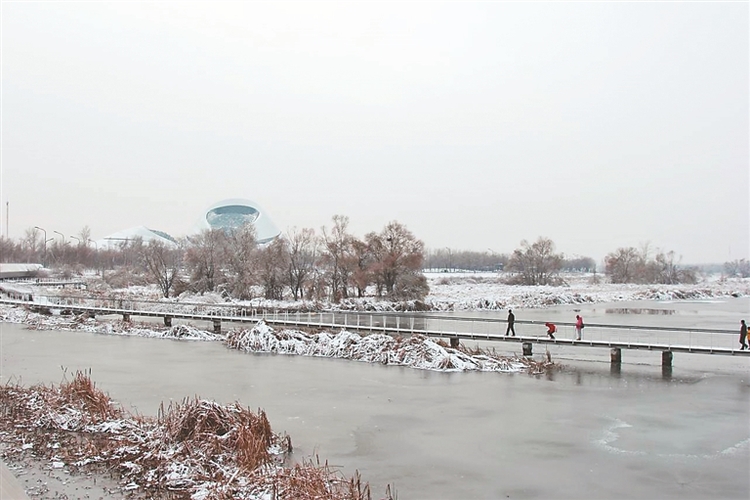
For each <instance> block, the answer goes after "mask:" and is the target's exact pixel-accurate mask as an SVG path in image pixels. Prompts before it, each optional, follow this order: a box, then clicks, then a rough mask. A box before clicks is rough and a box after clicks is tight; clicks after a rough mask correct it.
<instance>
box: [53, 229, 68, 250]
mask: <svg viewBox="0 0 750 500" xmlns="http://www.w3.org/2000/svg"><path fill="white" fill-rule="evenodd" d="M52 232H53V233H57V234H59V235H60V236H62V244H63V246H65V235H64V234H62V233H61V232H60V231H52Z"/></svg>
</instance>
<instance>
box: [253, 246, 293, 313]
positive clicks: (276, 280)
mask: <svg viewBox="0 0 750 500" xmlns="http://www.w3.org/2000/svg"><path fill="white" fill-rule="evenodd" d="M288 266H289V255H288V254H287V251H286V242H285V241H284V239H283V238H280V237H279V238H276V239H274V240H273V241H272V242H270V243H268V244H266V245H265V246H263V247H261V248H260V249H259V250H258V278H259V280H260V284H261V285H262V286H263V293H264V296H265V298H267V299H273V300H281V299H283V298H284V286H285V285H286V279H285V278H286V270H287V268H288Z"/></svg>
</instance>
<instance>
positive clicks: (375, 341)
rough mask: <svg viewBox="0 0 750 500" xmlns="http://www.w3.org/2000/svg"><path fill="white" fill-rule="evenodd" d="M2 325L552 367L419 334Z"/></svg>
mask: <svg viewBox="0 0 750 500" xmlns="http://www.w3.org/2000/svg"><path fill="white" fill-rule="evenodd" d="M0 321H5V322H11V323H21V324H25V325H28V327H29V328H30V329H35V330H76V331H87V332H92V333H99V334H105V335H131V336H139V337H151V338H169V339H179V340H199V341H223V342H224V343H225V344H226V345H227V346H228V347H230V348H233V349H239V350H242V351H245V352H264V353H277V354H295V355H299V356H319V357H329V358H343V359H350V360H356V361H364V362H368V363H380V364H390V365H399V366H408V367H411V368H417V369H422V370H436V371H487V372H504V373H519V372H526V373H531V374H539V373H544V372H546V371H547V370H550V369H552V368H553V367H554V364H553V363H551V362H544V361H534V360H533V359H529V358H522V357H517V356H500V355H497V354H495V353H494V352H492V351H484V350H469V349H466V348H465V347H459V348H451V347H448V346H447V345H446V344H445V343H444V342H441V341H435V340H432V339H429V338H427V337H425V336H423V335H413V336H411V337H409V338H400V337H398V338H394V337H390V336H388V335H382V334H372V335H366V336H361V335H359V334H357V333H352V332H349V331H346V330H341V331H340V332H339V333H336V334H334V333H330V332H322V333H317V334H307V333H304V332H302V331H300V330H279V331H276V330H274V329H273V328H271V327H270V326H268V325H267V324H266V323H264V322H263V321H260V322H259V323H258V324H257V325H256V326H255V327H253V328H251V329H239V330H232V331H230V332H229V333H228V334H227V335H226V336H224V335H219V334H215V333H212V332H208V331H205V330H201V329H199V328H195V327H193V326H188V325H175V326H172V327H169V328H166V327H160V326H158V325H154V324H149V323H137V322H124V321H99V320H97V319H94V318H90V317H87V316H86V315H85V314H83V315H79V316H47V315H43V314H38V313H33V312H29V311H26V310H25V309H22V308H18V307H9V306H0Z"/></svg>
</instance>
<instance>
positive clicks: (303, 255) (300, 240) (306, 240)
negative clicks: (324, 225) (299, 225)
mask: <svg viewBox="0 0 750 500" xmlns="http://www.w3.org/2000/svg"><path fill="white" fill-rule="evenodd" d="M285 240H286V244H287V254H288V255H289V268H288V277H287V281H288V284H289V289H290V290H291V292H292V296H293V297H294V300H298V299H299V298H301V297H302V296H303V293H304V289H305V285H306V284H307V281H308V280H309V279H310V278H311V277H312V275H313V272H314V270H315V264H316V261H317V259H318V238H317V237H316V236H315V230H313V229H310V228H305V229H301V230H299V231H298V230H297V229H296V228H294V229H292V230H291V231H289V233H288V234H287V237H286V239H285Z"/></svg>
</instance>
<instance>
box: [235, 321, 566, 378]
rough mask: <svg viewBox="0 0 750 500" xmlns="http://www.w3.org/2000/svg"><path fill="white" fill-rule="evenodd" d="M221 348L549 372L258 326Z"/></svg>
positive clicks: (407, 343) (451, 352)
mask: <svg viewBox="0 0 750 500" xmlns="http://www.w3.org/2000/svg"><path fill="white" fill-rule="evenodd" d="M225 342H226V344H227V346H228V347H230V348H232V349H238V350H241V351H245V352H263V353H276V354H296V355H302V356H321V357H330V358H342V359H351V360H356V361H364V362H368V363H381V364H384V365H398V366H409V367H412V368H418V369H422V370H439V371H485V372H505V373H517V372H529V373H542V372H544V371H546V370H547V369H549V368H550V367H551V366H552V364H551V363H546V362H539V361H534V360H532V359H527V358H520V357H517V356H500V355H497V354H494V353H490V352H485V351H468V350H466V349H465V348H462V347H459V348H451V347H448V346H447V345H445V343H443V342H441V341H435V340H433V339H430V338H428V337H426V336H424V335H413V336H411V337H408V338H403V337H398V338H393V337H390V336H388V335H383V334H371V335H366V336H364V337H363V336H361V335H359V334H358V333H353V332H349V331H347V330H341V331H340V332H339V333H337V334H332V333H328V332H322V333H318V334H307V333H304V332H301V331H298V330H281V331H276V330H274V329H273V328H271V327H269V326H268V325H267V324H266V323H264V322H262V321H261V322H259V323H258V324H257V325H256V326H255V327H253V328H252V329H249V330H248V329H242V330H234V331H232V332H230V333H229V335H228V336H227V339H226V341H225Z"/></svg>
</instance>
